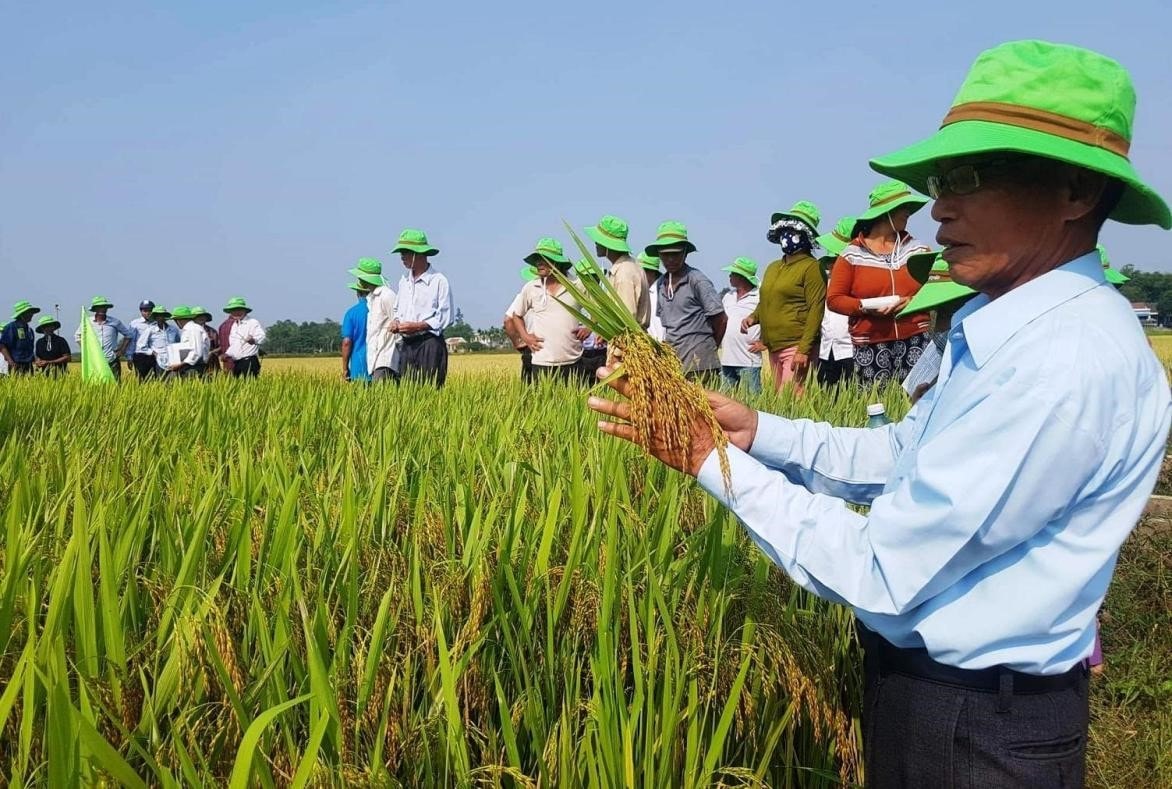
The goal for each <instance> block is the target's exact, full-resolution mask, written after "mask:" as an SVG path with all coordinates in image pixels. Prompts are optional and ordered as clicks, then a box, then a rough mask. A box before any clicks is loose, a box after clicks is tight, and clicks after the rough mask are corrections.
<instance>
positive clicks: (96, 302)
mask: <svg viewBox="0 0 1172 789" xmlns="http://www.w3.org/2000/svg"><path fill="white" fill-rule="evenodd" d="M113 306H114V302H112V301H110V300H109V299H108V298H106V297H105V296H94V298H93V301H91V302H90V312H93V311H94V310H96V309H97V308H98V307H105V308H107V309H109V308H111V307H113Z"/></svg>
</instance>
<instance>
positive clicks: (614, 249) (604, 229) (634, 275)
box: [586, 214, 651, 329]
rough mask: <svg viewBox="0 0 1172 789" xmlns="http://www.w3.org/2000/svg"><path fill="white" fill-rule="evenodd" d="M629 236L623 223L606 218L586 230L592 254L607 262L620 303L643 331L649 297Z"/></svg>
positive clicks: (649, 302)
mask: <svg viewBox="0 0 1172 789" xmlns="http://www.w3.org/2000/svg"><path fill="white" fill-rule="evenodd" d="M629 233H630V228H629V227H628V225H627V223H626V222H624V221H623V220H621V219H619V218H618V217H617V216H611V215H609V214H608V215H606V216H604V217H603V218H602V219H600V220H598V224H597V225H593V226H591V227H588V228H586V235H588V236H590V238H591V240H593V241H594V250H595V253H596V254H597V255H598V257H600V258H606V259H607V260H609V261H610V271H609V272H607V274H608V276H609V277H610V284H611V285H613V286H614V289H615V291H616V292H617V293H618V294H619V300H620V301H622V302H623V304H624V305H625V306H626V308H627V310H628V311H629V312H630V313H631V314H632V315H633V316H635V320H637V321H639V325H640V326H642V327H643V328H644V329H646V328H647V326H648V325H649V324H650V323H651V295H650V291H649V290H648V287H647V277H646V276H645V275H644V274H643V269H642V267H641V266H640V265H639V263H637V262H636V261H635V259H634V258H633V257H631V247H630V245H629V244H628V243H627V236H628V234H629Z"/></svg>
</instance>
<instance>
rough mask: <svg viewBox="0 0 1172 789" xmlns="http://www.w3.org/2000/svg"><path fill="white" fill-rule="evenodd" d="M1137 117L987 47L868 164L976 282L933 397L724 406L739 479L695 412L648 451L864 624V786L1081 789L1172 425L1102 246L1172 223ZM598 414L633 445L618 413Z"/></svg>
mask: <svg viewBox="0 0 1172 789" xmlns="http://www.w3.org/2000/svg"><path fill="white" fill-rule="evenodd" d="M1134 107H1135V89H1134V87H1133V85H1132V81H1131V77H1130V75H1129V74H1128V73H1127V72H1126V71H1125V70H1124V69H1123V67H1122V66H1121V65H1120V64H1119V63H1117V62H1116V61H1114V60H1111V59H1110V58H1107V57H1105V56H1103V55H1100V54H1098V53H1095V52H1091V51H1089V50H1086V49H1082V48H1079V47H1073V46H1066V45H1061V44H1052V43H1049V42H1045V41H1016V42H1011V43H1008V44H1002V45H1001V46H998V47H995V48H993V49H990V50H987V51H986V52H983V53H982V54H981V55H980V56H979V57H978V58H977V60H976V63H975V64H974V65H973V67H972V70H971V72H970V74H969V77H968V78H967V79H966V80H965V84H964V85H963V86H962V87H961V88H960V90H959V91H958V93H957V97H956V100H955V102H954V103H953V106H952V107H951V108H950V109H949V110H948V112H947V114H946V115H945V117H944V121H943V123H942V124H941V126H940V128H939V130H937V131H936V132H935V133H934V134H933V135H932V136H931V137H929V138H928V139H926V140H923V141H921V142H919V143H916V144H914V145H912V146H910V147H908V148H905V149H903V150H901V151H898V152H896V153H893V154H890V155H888V156H883V157H879V158H877V159H874V160H872V161H871V167H872V168H873V169H874V170H876V171H877V172H879V173H881V174H883V175H885V176H887V177H890V178H898V179H901V180H902V181H903V182H904V183H906V184H908V185H909V186H911V187H912V188H914V189H915V190H916V191H919V192H926V193H927V194H930V195H931V196H932V198H933V199H934V200H935V202H934V204H933V206H932V218H933V219H935V220H936V221H937V222H938V223H939V224H940V227H939V230H938V231H937V233H936V241H937V242H938V243H939V244H940V245H941V246H942V247H943V250H944V251H943V259H944V261H945V262H946V263H947V266H948V273H949V275H950V277H951V281H953V282H956V283H959V284H961V285H964V286H967V287H970V288H972V289H973V290H975V291H977V294H976V295H975V296H973V297H972V299H971V300H970V301H969V302H968V303H967V304H965V305H964V306H963V307H961V308H960V310H958V311H957V313H956V314H955V315H954V316H953V319H952V321H951V324H950V328H949V331H948V341H947V344H946V353H945V354H944V359H943V361H942V364H941V367H940V371H939V376H938V378H937V381H936V385H935V386H933V387H932V388H931V389H930V390H928V391H927V393H926V394H924V396H923V398H922V399H921V400H920V401H919V402H918V403H916V405H915V406H913V407H912V409H911V411H910V412H909V413H908V415H907V417H906V418H905V419H904V420H903V421H902V422H899V423H897V424H887V425H884V426H882V427H876V428H872V429H866V430H861V429H855V428H842V427H834V426H831V425H828V424H825V423H821V424H819V423H816V422H813V421H811V420H807V419H786V418H783V417H780V416H776V415H773V414H768V413H763V412H758V411H754V410H752V409H749V408H747V407H745V406H743V405H741V404H739V403H737V402H736V401H734V400H732V399H731V398H727V397H723V396H721V395H718V394H715V393H710V394H709V403H710V405H711V406H712V410H713V412H714V413H715V414H716V418H717V420H718V422H719V423H720V425H721V427H722V428H723V429H724V432H725V434H726V436H727V437H728V440H729V446H728V448H727V456H726V460H727V465H725V466H724V468H725V469H726V471H727V472H728V476H727V477H725V476H724V475H723V474H722V471H721V466H722V463H721V458H720V457H719V454H718V453H717V452H716V451H715V444H716V441H715V440H714V439H713V437H712V434H711V429H710V427H709V423H708V422H707V421H702V420H698V421H697V422H696V423H694V424H693V425H692V429H691V440H692V445H691V446H692V448H691V450H690V451H689V452H687V453H678V452H674V451H673V450H671V449H668V447H669V446H673V447H674V446H677V444H670V445H669V444H668V443H667V442H666V441H665V440H664V439H663V437H661V436H657V435H655V434H654V431H653V434H652V435H651V436H649V437H648V438H649V444H650V447H651V452H652V454H654V455H656V456H657V457H659V458H660V459H661V460H663V462H665V463H668V464H671V465H673V466H674V467H675V468H677V469H678V470H681V471H684V472H686V473H689V474H692V475H694V476H696V477H697V481H698V482H699V484H700V485H701V487H703V488H704V489H705V490H707V491H708V492H709V494H711V495H712V496H713V497H715V498H716V499H717V500H718V501H720V502H721V503H723V504H725V506H727V507H728V508H729V509H730V510H731V511H732V512H733V513H734V514H735V515H736V516H737V518H738V519H739V520H740V521H741V522H742V523H743V524H744V527H745V529H746V530H747V531H748V532H749V533H750V534H751V535H752V538H753V540H754V541H755V542H756V543H757V545H758V546H760V547H761V549H762V550H763V551H764V552H765V554H766V555H767V556H768V557H769V558H770V559H771V560H772V561H773V562H775V563H776V564H777V565H779V566H780V567H781V568H782V569H783V570H784V571H785V572H786V573H787V574H788V575H789V576H790V577H791V578H792V579H793V581H794V583H796V584H797V585H799V586H801V587H803V588H805V589H806V590H808V591H810V592H812V593H814V594H817V595H820V596H822V597H824V598H826V599H829V600H833V601H835V602H838V603H840V604H843V605H847V606H850V607H851V608H852V609H853V611H854V615H855V620H856V622H857V623H858V633H859V641H860V642H861V644H862V646H863V651H864V660H863V673H864V693H863V708H862V711H861V713H862V714H861V718H862V720H861V731H862V739H863V749H864V763H865V774H866V782H867V786H868V787H875V788H876V789H886V788H887V787H952V786H973V787H1022V786H1026V787H1057V786H1062V787H1081V786H1083V785H1084V784H1085V781H1086V764H1085V760H1086V749H1087V738H1088V720H1089V704H1088V698H1087V691H1088V669H1087V665H1086V662H1087V658H1089V657H1090V656H1091V655H1092V654H1093V652H1094V645H1095V635H1096V632H1097V628H1096V625H1095V617H1096V614H1097V613H1098V611H1099V609H1100V607H1101V606H1102V604H1103V600H1104V598H1105V596H1106V594H1107V591H1108V586H1109V584H1110V581H1111V576H1112V574H1113V573H1114V570H1115V567H1116V563H1117V560H1118V558H1119V549H1120V546H1121V545H1122V544H1123V542H1124V541H1125V540H1126V539H1127V538H1128V535H1129V534H1130V533H1131V532H1132V530H1133V529H1134V528H1135V526H1136V523H1137V522H1138V521H1139V519H1140V518H1141V516H1142V515H1143V512H1144V507H1145V505H1146V503H1147V499H1148V496H1149V495H1150V494H1151V492H1152V489H1153V488H1154V486H1155V483H1156V479H1157V477H1158V476H1159V473H1160V468H1161V464H1162V462H1163V459H1164V454H1165V450H1166V447H1167V440H1168V432H1169V426H1170V425H1172V396H1170V394H1172V393H1170V392H1169V387H1168V379H1167V375H1166V372H1165V370H1164V366H1163V364H1161V362H1160V360H1159V359H1157V358H1156V356H1155V354H1154V353H1153V352H1152V349H1151V347H1150V346H1149V345H1148V341H1147V338H1146V337H1145V336H1144V332H1143V328H1142V327H1141V326H1140V325H1139V322H1138V321H1136V319H1135V314H1134V312H1133V311H1132V309H1131V306H1130V305H1129V304H1128V303H1127V300H1126V299H1124V298H1123V297H1122V296H1120V294H1118V293H1117V292H1116V291H1115V289H1114V288H1113V287H1112V286H1111V285H1110V284H1109V283H1108V281H1107V279H1106V275H1105V274H1104V271H1103V268H1102V262H1101V260H1100V257H1099V253H1098V252H1097V250H1096V249H1095V245H1096V243H1097V241H1098V237H1099V235H1100V233H1101V232H1102V229H1103V225H1104V223H1105V222H1106V221H1107V220H1109V219H1114V220H1116V221H1118V222H1121V223H1126V224H1134V225H1148V224H1150V225H1156V226H1158V227H1161V228H1164V229H1172V211H1170V210H1169V207H1168V204H1167V203H1166V202H1165V201H1164V200H1163V198H1161V197H1160V196H1159V195H1158V194H1157V193H1156V192H1155V190H1154V189H1152V187H1150V186H1148V185H1147V184H1146V183H1144V181H1143V180H1142V179H1141V177H1140V175H1139V174H1138V173H1137V172H1136V170H1135V168H1134V166H1133V165H1132V163H1131V161H1130V160H1129V158H1128V151H1129V149H1132V140H1131V130H1132V128H1134V127H1133V125H1132V121H1133V119H1134V118H1133V115H1134ZM1133 152H1134V150H1133ZM1137 158H1142V152H1141V153H1140V156H1138V157H1137ZM841 263H842V260H841V258H840V259H839V261H838V265H841ZM917 284H918V283H917ZM903 306H904V307H906V306H907V305H906V304H905V305H903ZM1105 349H1109V352H1106V351H1105ZM607 372H608V371H607V370H606V368H603V370H600V371H599V374H600V375H605V374H607ZM612 383H613V384H614V385H615V388H616V389H618V390H619V391H620V392H622V391H625V390H626V385H625V383H624V382H622V381H621V380H616V381H614V382H612ZM590 407H591V408H593V409H594V410H595V411H597V412H599V413H601V414H604V415H606V416H609V417H613V418H614V419H612V420H608V421H603V422H601V423H600V429H602V430H603V431H604V432H606V433H609V434H611V435H616V436H618V437H620V438H624V439H627V440H637V439H638V436H637V435H636V431H635V429H634V428H633V426H632V425H630V424H628V423H627V421H628V420H629V418H630V416H631V413H630V407H629V405H628V404H627V403H623V402H617V401H612V400H608V399H603V398H593V399H591V401H590ZM616 420H617V421H616ZM673 429H677V428H675V426H673ZM726 480H727V481H726ZM852 504H853V505H865V506H867V507H868V510H867V511H866V513H860V512H858V511H856V510H854V509H852V508H851V506H850V505H852Z"/></svg>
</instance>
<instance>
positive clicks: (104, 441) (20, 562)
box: [0, 376, 904, 787]
mask: <svg viewBox="0 0 1172 789" xmlns="http://www.w3.org/2000/svg"><path fill="white" fill-rule="evenodd" d="M0 389H2V396H0V500H2V501H3V509H2V514H0V528H2V529H3V534H2V536H0V770H2V771H3V773H4V774H5V775H7V776H9V777H10V782H11V784H12V785H13V786H30V785H51V786H54V787H62V786H78V785H90V784H94V783H98V782H100V781H103V780H106V781H110V782H112V783H120V784H123V785H126V786H142V785H160V786H181V785H230V786H234V787H235V786H257V785H259V786H265V787H268V786H286V785H292V786H299V787H300V786H308V785H336V784H342V783H347V784H359V785H361V784H367V785H390V786H394V785H457V786H460V785H470V784H482V785H503V786H531V785H544V786H553V785H566V786H572V785H586V784H590V785H606V786H619V785H629V786H634V785H637V786H643V787H660V786H663V787H668V786H689V787H690V786H705V785H711V784H714V783H723V784H744V785H765V784H768V785H772V786H821V785H832V784H836V783H839V782H844V781H845V782H855V781H858V780H860V778H861V768H860V758H859V754H860V749H859V742H858V727H857V715H858V698H859V685H858V683H859V678H858V674H857V663H858V660H857V655H856V654H855V649H856V647H855V645H854V642H853V635H852V627H853V625H852V621H851V616H850V614H849V612H846V611H844V610H843V609H840V608H838V607H836V606H832V605H829V604H827V603H824V602H822V601H819V600H816V599H814V598H812V597H811V596H810V595H808V594H806V593H804V592H802V591H801V590H798V589H797V588H795V587H794V586H792V585H791V584H790V583H789V582H788V581H787V580H786V579H785V578H784V577H783V576H782V575H781V573H780V572H779V571H777V570H776V569H775V568H774V567H773V566H772V565H771V564H770V563H769V562H768V561H767V560H766V559H765V558H763V556H762V555H761V554H760V553H759V552H757V551H756V550H755V549H754V548H753V547H752V546H751V544H750V543H749V542H748V540H747V539H746V538H745V536H744V535H743V533H742V530H741V529H740V527H739V526H738V524H737V523H736V522H735V520H734V519H733V518H732V517H731V516H730V515H729V514H728V513H727V512H725V511H723V510H722V509H720V508H718V507H717V506H715V505H714V503H713V502H712V501H711V500H709V499H708V498H707V497H705V496H704V495H703V494H702V493H701V492H700V491H699V490H698V489H697V488H696V486H695V485H694V483H692V482H691V481H690V480H687V479H685V478H683V477H681V476H680V475H678V474H675V473H674V472H670V471H668V470H666V469H665V468H664V467H662V466H660V465H658V464H656V463H654V462H652V461H649V460H647V459H646V458H644V457H642V456H640V455H639V454H638V453H637V451H636V450H634V449H633V448H631V447H628V446H625V445H621V444H620V443H619V442H615V441H610V440H605V439H604V438H602V437H601V436H599V435H598V434H597V433H596V431H595V429H594V427H593V419H592V418H591V417H590V416H589V415H588V413H587V411H586V409H585V408H584V404H583V400H582V395H581V393H580V392H579V391H575V390H572V389H567V388H561V387H558V386H555V385H544V386H542V387H536V388H529V387H522V386H521V385H520V384H519V383H518V384H507V383H503V382H500V381H480V380H475V379H461V380H456V381H454V382H453V383H452V384H451V385H449V386H448V387H447V388H445V389H444V390H442V391H440V392H438V393H437V392H434V391H432V390H421V389H413V388H410V387H403V388H401V389H395V388H360V387H354V386H345V385H342V384H340V383H338V384H335V383H333V382H326V381H322V380H317V379H312V378H308V377H296V376H284V377H282V376H277V377H269V378H267V379H262V380H260V381H256V382H247V383H244V384H243V385H241V384H240V382H232V381H216V382H213V383H209V384H206V385H204V384H200V385H175V386H165V385H154V384H153V385H145V386H143V385H136V384H133V383H128V384H124V385H122V386H121V387H116V388H105V387H86V386H84V385H83V384H82V383H81V382H80V381H78V380H76V379H68V380H62V381H38V380H19V381H18V380H9V381H4V382H3V385H2V386H0ZM888 399H889V413H893V415H898V414H899V413H902V411H903V409H904V406H903V405H902V395H901V394H900V393H899V392H892V393H890V394H889V397H888ZM868 400H869V398H867V397H863V396H855V395H852V396H848V397H843V398H834V397H831V396H830V395H828V394H827V393H823V392H820V391H818V390H816V389H815V390H813V391H812V392H810V393H809V394H808V395H807V396H806V397H805V398H803V399H801V400H798V401H794V400H792V399H789V398H782V399H778V398H777V397H776V396H773V395H769V396H767V397H766V400H764V401H763V404H764V406H765V407H768V408H769V409H771V410H774V411H778V412H782V413H788V414H792V415H807V416H822V417H830V418H832V419H834V420H837V421H839V422H840V423H843V424H862V423H863V421H864V419H865V414H864V409H865V406H866V403H867V401H868Z"/></svg>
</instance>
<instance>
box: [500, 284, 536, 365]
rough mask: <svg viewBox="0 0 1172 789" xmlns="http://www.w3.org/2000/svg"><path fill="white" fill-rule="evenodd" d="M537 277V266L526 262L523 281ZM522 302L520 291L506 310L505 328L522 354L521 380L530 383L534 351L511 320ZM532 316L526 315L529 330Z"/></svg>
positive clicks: (514, 346) (507, 335)
mask: <svg viewBox="0 0 1172 789" xmlns="http://www.w3.org/2000/svg"><path fill="white" fill-rule="evenodd" d="M535 279H537V267H536V266H532V265H530V264H529V263H526V264H525V265H524V266H523V267H522V268H521V282H522V283H525V282H532V281H533V280H535ZM520 304H521V294H520V293H518V294H517V295H516V296H514V297H513V301H512V303H510V304H509V308H508V309H507V310H505V320H504V330H505V336H506V337H508V338H509V341H510V342H512V343H513V348H515V349H516V350H517V352H518V353H519V354H521V380H522V381H524V382H525V383H529V382H530V381H532V380H533V351H531V350H530V349H529V347H528V346H527V345H525V341H524V340H523V339H522V338H521V335H519V334H517V333H516V332H515V331H513V323H512V321H510V320H509V319H510V318H512V317H513V316H514V315H516V314H517V310H518V309H520ZM531 316H532V314H530V315H528V316H526V317H525V319H524V322H525V328H526V329H527V330H532V327H531V325H530V320H529V318H530V317H531Z"/></svg>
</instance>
